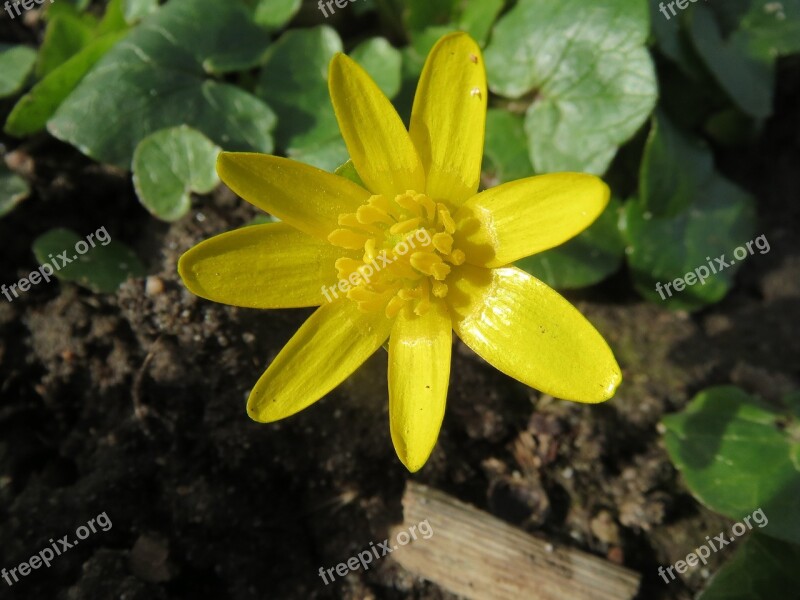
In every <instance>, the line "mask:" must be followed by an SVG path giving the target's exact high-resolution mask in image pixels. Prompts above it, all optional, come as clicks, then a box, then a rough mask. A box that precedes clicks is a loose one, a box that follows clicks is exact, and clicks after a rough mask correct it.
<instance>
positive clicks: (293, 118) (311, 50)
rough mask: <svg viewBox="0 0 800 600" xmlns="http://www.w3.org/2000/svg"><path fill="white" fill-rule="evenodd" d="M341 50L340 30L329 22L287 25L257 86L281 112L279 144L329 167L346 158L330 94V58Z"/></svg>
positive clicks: (299, 156)
mask: <svg viewBox="0 0 800 600" xmlns="http://www.w3.org/2000/svg"><path fill="white" fill-rule="evenodd" d="M342 50H343V48H342V40H341V39H340V38H339V34H337V33H336V31H335V30H333V29H332V28H330V27H328V26H326V25H323V26H320V27H315V28H312V29H293V30H290V31H287V32H286V33H285V34H283V36H281V38H280V39H279V40H278V41H277V42H276V43H275V44H274V45H273V47H272V48H271V49H270V52H269V56H268V58H267V62H266V64H265V65H264V68H263V69H262V71H261V75H260V76H259V80H258V85H257V86H256V93H257V94H258V95H259V96H260V97H261V98H263V99H264V100H266V101H267V102H268V103H269V105H270V106H272V107H273V108H274V110H275V112H276V113H277V114H278V127H277V129H276V131H275V137H276V139H277V142H278V147H279V148H280V149H282V150H283V151H284V152H285V153H286V155H287V156H289V157H290V158H293V159H295V160H300V161H302V162H306V163H308V164H311V165H314V166H315V167H319V168H320V169H325V170H328V171H332V170H334V169H335V168H336V167H337V166H338V165H340V164H342V163H343V162H345V161H346V160H347V158H348V154H347V148H346V147H345V145H344V140H342V137H341V135H340V134H339V125H338V124H337V122H336V116H335V115H334V113H333V107H332V106H331V102H330V98H329V97H328V79H327V78H328V63H330V60H331V58H333V55H334V54H336V53H337V52H341V51H342Z"/></svg>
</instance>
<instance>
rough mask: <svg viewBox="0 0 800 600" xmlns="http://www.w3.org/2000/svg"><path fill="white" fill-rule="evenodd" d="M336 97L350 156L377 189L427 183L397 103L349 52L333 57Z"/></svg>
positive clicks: (389, 192) (391, 191) (392, 191)
mask: <svg viewBox="0 0 800 600" xmlns="http://www.w3.org/2000/svg"><path fill="white" fill-rule="evenodd" d="M328 87H329V88H330V94H331V101H332V102H333V109H334V111H335V113H336V119H337V121H338V122H339V129H340V130H341V132H342V137H343V138H344V141H345V144H347V149H348V151H349V152H350V158H351V159H352V161H353V164H354V165H355V167H356V170H357V171H358V174H359V175H360V176H361V179H362V180H363V181H364V184H365V185H366V186H367V187H368V188H369V189H370V190H372V191H373V192H374V193H376V194H384V195H386V196H387V197H389V198H393V197H394V196H395V195H397V194H401V193H403V192H405V191H406V190H415V191H418V192H421V191H422V190H424V189H425V171H424V169H423V168H422V163H421V162H420V160H419V156H417V151H416V149H415V148H414V144H413V143H412V142H411V138H410V137H409V135H408V131H406V128H405V126H404V125H403V121H402V120H400V117H399V115H398V114H397V111H395V109H394V107H393V106H392V103H391V102H389V99H388V98H387V97H386V96H385V95H384V94H383V92H382V91H381V90H380V89H379V88H378V86H377V85H376V84H375V82H374V81H372V79H371V78H370V76H369V75H367V73H366V71H364V69H362V68H361V67H360V66H358V65H357V64H356V63H355V62H354V61H353V60H352V59H351V58H348V57H347V56H345V55H344V54H337V55H336V56H334V57H333V60H331V66H330V73H329V76H328Z"/></svg>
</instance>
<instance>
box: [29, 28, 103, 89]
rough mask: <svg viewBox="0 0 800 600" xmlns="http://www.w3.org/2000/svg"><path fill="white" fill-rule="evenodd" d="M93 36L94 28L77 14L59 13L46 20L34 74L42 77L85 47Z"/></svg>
mask: <svg viewBox="0 0 800 600" xmlns="http://www.w3.org/2000/svg"><path fill="white" fill-rule="evenodd" d="M93 38H94V28H93V27H92V26H90V25H88V24H86V23H85V22H84V20H83V19H82V18H80V17H77V16H72V15H69V14H59V15H56V16H54V17H52V18H51V19H49V20H48V22H47V29H46V30H45V34H44V41H43V42H42V47H41V49H40V50H39V60H38V61H37V64H36V76H37V77H38V78H40V79H41V78H42V77H44V76H46V75H47V74H48V73H50V72H52V71H53V69H55V68H56V67H58V66H59V65H61V64H63V63H65V62H66V61H67V60H69V58H71V57H72V56H74V55H75V54H77V53H78V52H80V51H81V50H82V49H83V48H85V47H86V46H87V45H88V44H89V42H91V40H92V39H93Z"/></svg>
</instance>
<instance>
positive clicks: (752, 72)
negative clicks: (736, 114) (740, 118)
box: [688, 4, 775, 119]
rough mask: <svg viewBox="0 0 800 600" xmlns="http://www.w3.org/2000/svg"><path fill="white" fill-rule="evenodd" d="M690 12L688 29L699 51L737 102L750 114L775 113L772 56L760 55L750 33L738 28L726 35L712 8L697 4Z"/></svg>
mask: <svg viewBox="0 0 800 600" xmlns="http://www.w3.org/2000/svg"><path fill="white" fill-rule="evenodd" d="M693 8H694V9H693V10H692V11H690V12H689V14H688V23H689V25H688V31H689V35H690V37H691V40H692V43H693V44H694V47H695V49H696V50H697V53H698V54H699V55H700V56H701V57H702V59H703V61H704V62H705V64H706V66H707V67H708V69H709V70H710V71H711V74H712V75H713V76H714V79H715V80H716V81H717V83H719V85H720V86H721V87H722V88H723V89H724V90H725V92H726V93H727V94H728V96H729V97H730V99H731V100H732V101H733V103H734V104H735V105H736V106H738V107H739V108H740V109H741V110H742V111H744V112H745V113H747V114H748V115H750V116H752V117H756V118H761V119H763V118H766V117H768V116H769V115H770V114H771V113H772V102H773V94H774V92H773V89H774V87H775V69H774V65H773V61H772V59H771V58H766V57H762V56H757V55H756V54H755V52H753V51H752V50H751V48H750V41H749V38H748V35H747V33H746V32H744V31H739V30H737V31H735V32H733V33H732V34H731V35H729V36H728V38H727V39H725V38H723V34H722V31H721V28H720V24H719V23H718V22H717V21H716V20H715V19H714V13H713V12H712V11H711V9H709V8H706V7H705V6H703V5H700V4H698V5H696V6H695V7H693Z"/></svg>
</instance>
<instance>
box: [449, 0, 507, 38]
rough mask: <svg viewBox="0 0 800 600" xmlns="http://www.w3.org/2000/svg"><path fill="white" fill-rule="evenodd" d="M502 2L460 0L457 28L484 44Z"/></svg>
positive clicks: (494, 0)
mask: <svg viewBox="0 0 800 600" xmlns="http://www.w3.org/2000/svg"><path fill="white" fill-rule="evenodd" d="M504 4H505V2H504V0H462V2H461V3H460V5H461V15H460V16H459V17H458V28H459V29H461V30H462V31H466V32H467V33H468V34H470V35H471V36H472V37H473V38H474V39H475V41H477V42H478V43H479V44H480V45H481V46H482V45H484V44H485V43H486V39H487V38H488V37H489V32H490V31H491V29H492V25H493V24H494V21H495V19H497V15H499V14H500V11H501V10H503V5H504Z"/></svg>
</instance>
